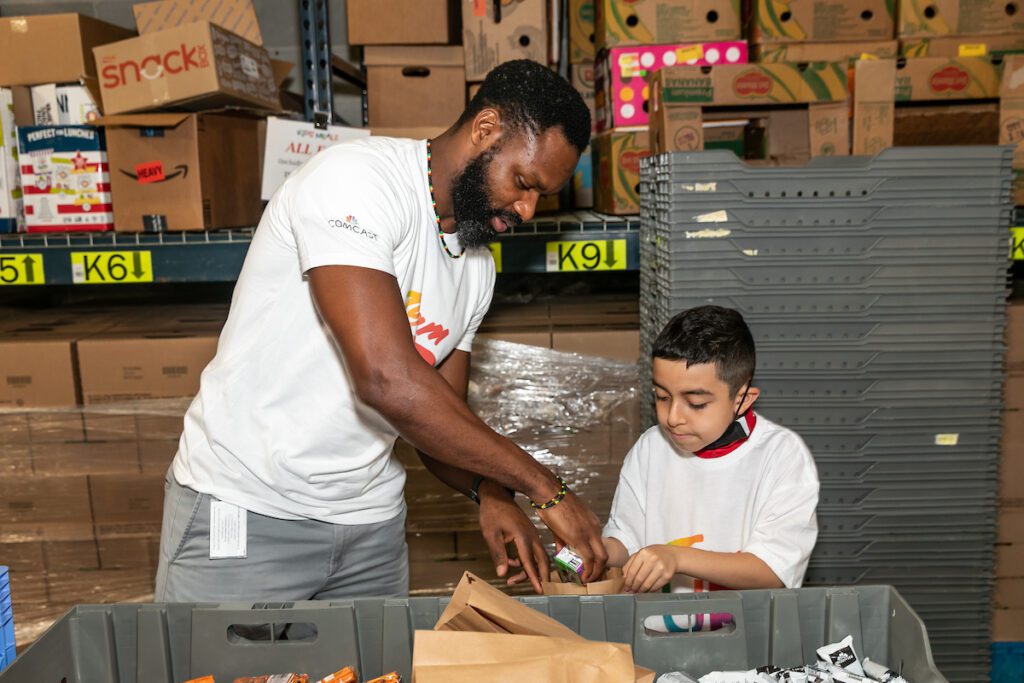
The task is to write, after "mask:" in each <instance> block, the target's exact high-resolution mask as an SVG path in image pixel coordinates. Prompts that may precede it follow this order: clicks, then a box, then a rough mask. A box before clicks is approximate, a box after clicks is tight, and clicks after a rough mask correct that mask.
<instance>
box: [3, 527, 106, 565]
mask: <svg viewBox="0 0 1024 683" xmlns="http://www.w3.org/2000/svg"><path fill="white" fill-rule="evenodd" d="M0 557H2V558H4V564H5V565H7V566H8V567H9V568H10V569H11V571H13V572H44V571H87V570H90V569H99V566H100V563H99V557H98V555H97V552H96V541H95V540H94V539H93V538H91V534H90V537H89V538H85V539H77V540H52V541H22V542H17V543H0Z"/></svg>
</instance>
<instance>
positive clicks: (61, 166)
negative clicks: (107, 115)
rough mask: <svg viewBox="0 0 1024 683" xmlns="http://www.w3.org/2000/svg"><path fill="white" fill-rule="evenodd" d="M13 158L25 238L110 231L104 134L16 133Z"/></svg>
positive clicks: (54, 129) (76, 130) (50, 129)
mask: <svg viewBox="0 0 1024 683" xmlns="http://www.w3.org/2000/svg"><path fill="white" fill-rule="evenodd" d="M18 158H19V161H20V164H21V187H22V192H23V196H24V203H25V225H26V227H27V229H28V231H29V232H67V231H69V230H89V231H103V230H112V229H113V227H114V214H113V205H112V203H111V199H110V173H109V170H108V168H107V152H106V145H105V143H104V139H103V131H101V130H99V129H98V128H94V127H92V126H26V127H21V128H19V129H18Z"/></svg>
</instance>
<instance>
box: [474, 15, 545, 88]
mask: <svg viewBox="0 0 1024 683" xmlns="http://www.w3.org/2000/svg"><path fill="white" fill-rule="evenodd" d="M496 9H497V11H498V14H497V15H495V10H496ZM462 45H463V48H464V50H465V55H466V56H465V64H466V80H467V81H482V80H484V78H486V77H487V73H488V72H489V71H490V70H491V69H493V68H494V67H496V66H498V65H499V64H504V63H505V62H508V61H511V60H513V59H532V60H533V61H535V62H540V63H541V64H547V62H548V9H547V2H546V0H521V1H519V2H514V3H509V4H505V3H494V2H480V1H478V0H462Z"/></svg>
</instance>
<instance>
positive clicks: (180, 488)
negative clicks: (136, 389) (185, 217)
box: [156, 61, 606, 602]
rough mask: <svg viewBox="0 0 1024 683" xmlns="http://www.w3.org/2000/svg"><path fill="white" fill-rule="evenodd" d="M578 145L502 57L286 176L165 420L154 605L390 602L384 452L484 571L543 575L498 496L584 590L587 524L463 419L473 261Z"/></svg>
mask: <svg viewBox="0 0 1024 683" xmlns="http://www.w3.org/2000/svg"><path fill="white" fill-rule="evenodd" d="M589 136H590V114H589V112H588V111H587V108H586V106H585V105H584V103H583V100H582V98H581V97H580V96H579V94H578V93H576V91H575V90H574V89H573V88H572V87H571V86H570V85H569V84H568V83H566V81H565V80H564V79H562V78H561V77H559V76H558V75H557V74H555V73H553V72H552V71H550V70H549V69H546V68H544V67H543V66H541V65H539V64H536V63H534V62H530V61H515V62H509V63H506V64H504V65H502V66H499V67H498V68H496V69H495V70H494V71H493V72H492V73H491V74H490V75H489V76H488V78H487V80H486V81H485V82H484V84H483V86H482V87H481V88H480V91H479V92H478V93H477V95H476V96H475V97H474V98H473V101H472V102H471V103H470V105H469V107H468V108H467V109H466V111H465V113H464V114H463V115H462V117H461V118H460V119H459V121H458V122H456V123H455V125H454V126H452V128H450V129H449V130H448V131H446V132H445V133H444V134H443V135H441V136H440V137H438V138H436V139H435V140H433V141H422V140H419V141H416V140H399V139H391V138H367V139H365V140H361V141H357V142H351V143H347V144H344V145H339V146H337V147H333V148H330V149H327V150H325V151H323V152H321V153H320V154H318V155H317V156H316V157H314V158H313V159H311V160H310V161H309V162H308V163H306V164H305V165H304V166H303V167H302V168H300V169H299V170H298V171H296V172H295V173H294V174H293V175H292V176H291V177H289V178H288V180H287V181H286V182H285V183H284V185H283V186H282V187H281V189H280V190H278V192H277V193H276V194H275V196H274V198H273V199H272V200H271V201H270V204H269V205H268V206H267V209H266V211H265V213H264V215H263V219H262V221H261V222H260V226H259V228H258V229H257V231H256V234H255V236H254V238H253V242H252V246H251V247H250V250H249V253H248V255H247V257H246V260H245V265H244V267H243V268H242V273H241V275H240V277H239V279H238V284H237V285H236V287H235V292H234V297H233V300H232V302H231V312H230V315H229V316H228V320H227V323H226V325H225V327H224V331H223V332H222V334H221V338H220V342H219V345H218V348H217V355H216V357H215V358H214V359H213V361H212V362H211V363H210V365H209V366H208V367H207V368H206V370H205V371H204V372H203V376H202V382H201V388H200V390H199V394H198V396H197V397H196V399H195V400H194V401H193V403H192V405H191V407H190V408H189V410H188V413H187V415H186V416H185V428H184V432H183V434H182V437H181V442H180V445H179V448H178V454H177V456H176V457H175V460H174V463H173V464H172V466H171V469H170V471H169V472H168V477H167V483H166V496H165V503H164V520H163V530H162V537H161V548H160V567H159V570H158V572H157V591H156V599H157V601H167V602H204V601H211V600H217V601H221V600H267V601H280V600H302V599H311V598H320V599H331V598H342V597H357V596H397V595H403V594H405V593H407V591H408V561H407V560H408V558H407V548H406V545H405V503H404V499H403V495H402V491H403V487H404V483H405V473H404V471H403V469H402V466H401V465H400V464H399V462H398V461H397V459H396V458H395V457H394V455H393V453H392V448H393V445H394V442H395V439H396V437H398V436H399V435H401V436H402V437H404V438H405V439H407V440H408V441H409V442H410V443H412V444H413V445H414V446H416V447H417V449H418V450H419V451H420V454H421V458H422V459H423V462H424V463H425V465H426V466H427V467H428V468H429V469H430V470H431V472H433V473H434V474H435V475H436V476H437V477H438V478H439V479H441V480H442V481H444V482H445V483H447V484H448V485H449V486H451V487H452V488H454V489H456V490H458V491H461V492H463V493H465V494H467V495H469V496H470V497H473V498H474V499H476V500H477V501H478V502H479V503H480V524H481V528H482V531H483V534H484V537H485V538H486V540H487V542H488V545H489V547H490V549H491V553H492V555H493V556H494V559H495V563H496V566H497V570H498V574H499V576H507V575H508V573H509V572H510V568H512V567H522V569H523V571H522V572H519V573H518V574H517V575H516V576H514V577H510V578H509V581H510V582H513V581H517V580H521V579H522V578H523V573H525V574H526V575H527V576H528V577H529V579H530V580H531V582H532V583H533V586H534V588H535V589H536V590H538V591H539V590H540V583H539V580H540V578H541V576H542V574H541V572H542V571H546V570H547V556H546V554H545V552H544V549H543V547H542V546H541V544H540V542H539V540H538V536H537V534H536V530H535V529H534V527H533V525H532V524H531V523H530V521H529V519H528V518H527V517H526V515H524V514H523V513H522V511H521V510H520V509H519V507H518V506H517V505H516V504H515V502H514V501H513V495H514V494H513V493H511V492H512V491H520V492H522V493H524V494H526V495H527V496H528V497H529V499H530V500H531V502H533V503H534V504H535V506H536V507H539V508H543V509H541V510H540V512H539V514H540V516H541V519H542V520H543V521H544V522H545V523H546V524H547V525H548V526H549V527H550V528H551V529H552V531H553V532H554V533H555V535H556V537H558V538H559V539H561V540H562V541H564V542H565V543H567V544H570V545H572V546H574V547H575V548H576V549H577V550H578V551H579V552H580V554H581V555H582V556H583V558H584V561H585V562H586V567H587V577H586V578H588V579H589V578H591V577H595V576H597V575H598V574H599V573H600V572H601V571H602V570H603V567H604V563H605V560H606V552H605V550H604V548H603V545H602V543H601V537H600V526H599V525H598V521H597V518H596V517H595V516H594V515H593V513H591V512H590V511H589V510H588V509H587V508H586V506H585V505H583V504H582V503H581V502H580V501H579V499H578V498H576V497H575V496H574V495H573V493H572V492H571V491H568V490H567V487H565V486H564V485H563V484H562V482H561V481H560V480H559V479H558V478H557V477H556V476H555V475H554V474H552V473H551V472H549V471H548V470H547V469H546V468H544V467H543V466H542V465H540V464H539V463H537V462H536V461H535V460H533V459H532V458H531V457H530V456H529V455H528V454H527V453H526V452H524V451H523V450H521V449H520V448H518V447H517V446H516V445H515V444H514V443H512V442H511V441H509V440H508V439H506V438H504V437H502V436H500V435H498V434H496V433H495V432H493V431H492V430H491V429H489V428H488V427H487V426H486V425H485V424H484V423H483V422H481V421H480V420H479V419H478V418H477V417H476V416H475V415H474V414H473V413H472V411H471V410H470V409H469V408H468V406H467V405H466V402H465V399H466V391H467V384H468V377H469V359H470V355H469V352H470V349H471V344H472V341H473V336H474V334H475V333H476V330H477V327H478V326H479V324H480V321H481V320H482V318H483V317H484V314H485V313H486V312H487V308H488V306H489V305H490V299H491V294H492V288H493V285H494V278H495V274H494V262H493V260H492V258H491V256H490V254H489V253H488V251H487V247H486V245H487V244H488V242H490V241H491V240H492V239H493V238H494V237H495V235H496V234H497V233H501V232H504V231H505V230H507V229H508V228H509V227H512V226H515V225H517V224H519V223H520V222H522V221H524V220H529V219H530V218H531V217H532V216H533V213H534V210H535V208H536V205H537V201H538V199H539V198H540V197H541V196H542V195H546V194H552V193H555V192H557V191H558V190H559V188H560V187H562V186H563V185H564V184H565V183H566V182H567V181H568V180H569V178H570V177H571V175H572V173H573V170H574V168H575V166H576V162H577V160H578V158H579V155H580V152H581V151H582V150H583V149H584V147H585V146H586V145H587V143H588V141H589ZM506 542H511V543H514V544H515V547H516V549H517V551H518V553H517V554H518V559H511V558H509V557H507V556H506V553H505V544H506ZM512 571H514V570H512Z"/></svg>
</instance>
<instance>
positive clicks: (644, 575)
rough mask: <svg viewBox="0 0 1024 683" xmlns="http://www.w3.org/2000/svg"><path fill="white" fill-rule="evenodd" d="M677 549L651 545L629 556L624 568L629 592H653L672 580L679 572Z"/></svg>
mask: <svg viewBox="0 0 1024 683" xmlns="http://www.w3.org/2000/svg"><path fill="white" fill-rule="evenodd" d="M675 551H676V549H675V548H672V547H671V546H667V545H649V546H647V547H646V548H641V549H640V550H639V551H637V553H636V554H635V555H633V557H631V558H629V561H628V562H626V566H625V567H623V568H622V576H623V579H624V584H623V585H624V588H625V590H626V592H627V593H651V592H653V591H656V590H659V589H660V588H661V587H662V586H664V585H665V584H666V583H668V582H669V581H671V580H672V577H673V576H675V575H676V573H677V572H678V567H677V566H676V552H675Z"/></svg>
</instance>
